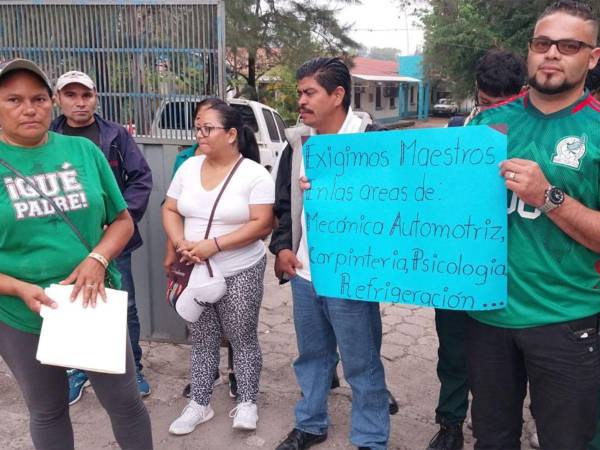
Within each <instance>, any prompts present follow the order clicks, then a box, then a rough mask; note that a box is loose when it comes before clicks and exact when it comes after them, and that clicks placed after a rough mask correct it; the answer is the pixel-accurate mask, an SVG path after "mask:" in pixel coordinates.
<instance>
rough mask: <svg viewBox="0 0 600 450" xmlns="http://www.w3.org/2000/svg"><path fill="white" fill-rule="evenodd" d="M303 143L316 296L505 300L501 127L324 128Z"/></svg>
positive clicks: (449, 302)
mask: <svg viewBox="0 0 600 450" xmlns="http://www.w3.org/2000/svg"><path fill="white" fill-rule="evenodd" d="M303 152H304V164H305V171H306V176H307V177H308V178H309V179H310V181H311V189H309V190H308V191H306V192H305V194H304V209H305V221H306V229H307V240H308V246H309V258H310V270H311V277H312V280H313V283H314V285H315V289H316V291H317V292H318V293H319V294H320V295H324V296H329V297H337V298H346V299H355V300H369V301H377V302H393V303H406V304H414V305H419V306H429V307H435V308H445V309H460V310H485V309H498V308H503V307H505V306H506V302H507V284H506V239H507V215H506V203H507V196H506V188H505V186H504V180H503V179H502V178H501V177H500V176H499V168H498V164H499V163H500V161H502V160H504V159H506V135H505V134H503V133H501V132H499V131H497V130H494V129H493V128H490V127H487V126H474V127H463V128H445V129H421V130H407V131H386V132H372V133H362V134H346V135H344V134H340V135H322V136H312V137H311V138H310V139H309V140H308V141H307V142H306V143H305V145H304V148H303ZM292 182H297V181H296V180H292Z"/></svg>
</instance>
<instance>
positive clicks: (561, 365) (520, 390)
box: [467, 316, 600, 450]
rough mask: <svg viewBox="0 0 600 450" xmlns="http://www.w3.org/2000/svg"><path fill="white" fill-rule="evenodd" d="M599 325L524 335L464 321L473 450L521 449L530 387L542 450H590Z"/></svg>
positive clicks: (599, 373) (599, 370)
mask: <svg viewBox="0 0 600 450" xmlns="http://www.w3.org/2000/svg"><path fill="white" fill-rule="evenodd" d="M597 319H598V317H597V316H593V317H589V318H584V319H581V320H577V321H572V322H567V323H559V324H553V325H546V326H541V327H531V328H523V329H509V328H499V327H493V326H488V325H484V324H483V323H480V322H478V321H476V320H475V319H472V318H469V319H468V320H467V323H468V326H467V366H468V370H469V381H470V384H471V392H472V393H473V402H472V405H471V415H472V418H473V435H474V436H475V438H476V443H475V449H485V450H513V449H520V448H521V430H522V425H523V400H524V398H525V394H526V391H527V381H528V380H529V392H530V396H531V412H532V414H533V416H534V417H535V421H536V425H537V432H538V437H539V440H540V445H541V448H542V449H544V450H548V449H557V450H559V449H560V450H564V449H569V450H584V449H585V448H586V446H587V443H588V442H589V441H590V439H592V437H593V436H594V431H595V427H596V410H597V403H598V390H599V386H600V353H598V344H599V338H598V333H597ZM585 330H587V331H585Z"/></svg>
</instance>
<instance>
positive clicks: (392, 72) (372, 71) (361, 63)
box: [350, 56, 399, 76]
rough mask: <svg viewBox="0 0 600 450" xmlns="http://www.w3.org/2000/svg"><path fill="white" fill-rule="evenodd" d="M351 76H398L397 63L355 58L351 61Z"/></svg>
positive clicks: (360, 57)
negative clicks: (352, 65) (352, 64)
mask: <svg viewBox="0 0 600 450" xmlns="http://www.w3.org/2000/svg"><path fill="white" fill-rule="evenodd" d="M352 62H353V63H354V67H352V69H350V73H351V74H352V75H376V76H398V75H399V73H398V61H382V60H380V59H371V58H363V57H362V56H357V57H356V58H354V59H353V60H352Z"/></svg>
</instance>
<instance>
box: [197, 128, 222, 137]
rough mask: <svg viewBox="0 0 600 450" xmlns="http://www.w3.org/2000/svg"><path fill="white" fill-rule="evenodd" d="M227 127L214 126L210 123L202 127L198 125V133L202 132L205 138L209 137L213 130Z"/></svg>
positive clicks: (201, 134)
mask: <svg viewBox="0 0 600 450" xmlns="http://www.w3.org/2000/svg"><path fill="white" fill-rule="evenodd" d="M226 129H227V128H225V127H213V126H209V125H204V126H201V127H196V133H200V136H202V137H203V138H207V137H209V136H210V133H211V131H212V130H226Z"/></svg>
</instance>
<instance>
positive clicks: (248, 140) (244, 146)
mask: <svg viewBox="0 0 600 450" xmlns="http://www.w3.org/2000/svg"><path fill="white" fill-rule="evenodd" d="M204 108H207V109H212V110H214V111H216V112H217V113H218V114H219V116H220V117H221V121H222V125H223V127H224V128H225V129H227V130H230V129H231V128H235V129H236V130H237V146H238V150H239V152H240V153H241V154H242V156H243V157H244V158H248V159H251V160H252V161H254V162H257V163H259V164H260V152H259V150H258V143H257V142H256V136H255V135H254V131H253V130H252V128H250V127H249V126H247V125H244V122H243V121H242V115H241V114H240V113H239V111H238V110H237V109H235V108H233V107H231V106H229V105H228V104H227V103H226V102H224V101H223V100H221V99H220V98H217V97H208V98H205V99H204V100H202V101H201V102H200V103H198V104H197V105H196V110H195V111H194V118H195V117H196V116H197V115H198V113H199V112H200V110H202V109H204Z"/></svg>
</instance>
